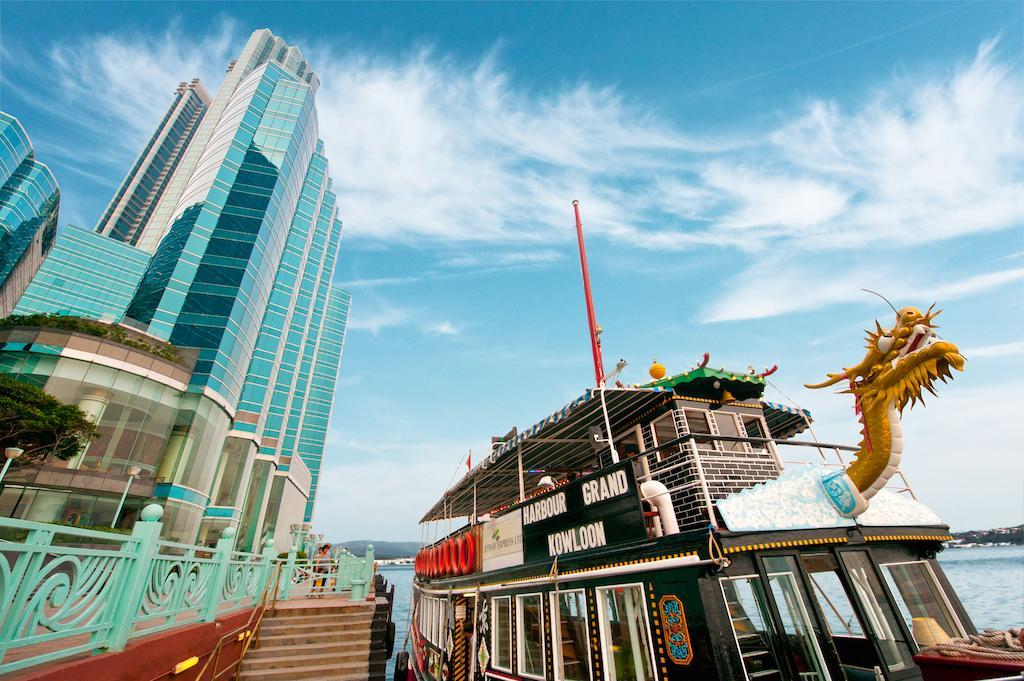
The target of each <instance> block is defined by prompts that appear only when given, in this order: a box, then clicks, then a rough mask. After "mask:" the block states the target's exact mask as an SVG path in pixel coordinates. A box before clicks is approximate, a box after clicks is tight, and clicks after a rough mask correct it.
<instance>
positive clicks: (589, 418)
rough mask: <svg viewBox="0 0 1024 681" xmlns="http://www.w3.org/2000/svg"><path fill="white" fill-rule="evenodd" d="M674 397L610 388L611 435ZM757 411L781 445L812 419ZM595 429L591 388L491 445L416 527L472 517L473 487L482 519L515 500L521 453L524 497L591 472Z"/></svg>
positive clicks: (660, 391) (599, 417)
mask: <svg viewBox="0 0 1024 681" xmlns="http://www.w3.org/2000/svg"><path fill="white" fill-rule="evenodd" d="M674 394H675V393H674V391H673V390H672V388H670V387H644V388H609V389H608V390H607V391H606V392H605V399H606V402H607V405H608V420H609V421H610V422H611V425H612V432H614V433H620V432H621V431H622V429H623V428H624V427H628V426H630V425H632V424H634V423H640V422H642V421H645V420H649V419H651V418H653V417H654V416H655V415H656V414H655V412H656V411H659V410H661V409H664V408H666V406H667V405H668V403H669V402H670V401H671V400H672V398H673V395H674ZM748 404H749V403H748ZM750 406H756V405H750ZM761 406H762V408H763V410H764V417H765V421H766V422H767V424H768V428H769V431H770V433H771V436H772V437H773V438H775V439H779V440H781V439H786V438H789V437H792V436H793V435H796V434H797V433H800V432H801V431H803V430H805V429H806V428H807V423H808V421H809V420H810V417H811V414H810V412H808V411H807V410H803V411H802V412H800V411H797V410H796V409H795V408H793V407H787V406H786V405H781V404H775V403H773V402H761ZM648 412H650V413H649V414H648ZM805 416H806V419H805ZM593 426H597V427H599V428H600V429H601V432H602V435H604V431H605V425H604V415H603V413H602V410H601V392H600V391H599V390H594V389H590V390H587V391H586V392H585V393H584V394H583V395H580V396H579V397H577V398H576V399H574V400H573V401H571V402H569V403H568V404H567V405H565V406H564V407H562V408H561V409H559V410H558V411H556V412H555V413H553V414H551V415H550V416H548V417H547V418H546V419H544V420H543V421H540V422H539V423H536V424H534V425H533V426H531V427H530V428H528V429H526V430H525V431H523V432H521V433H519V434H518V435H516V436H515V437H513V438H511V439H509V440H508V441H506V442H504V443H502V444H500V445H495V449H494V452H493V453H492V454H491V455H490V456H488V457H486V458H485V459H484V460H482V461H481V462H480V463H479V464H477V465H476V467H475V468H473V470H471V471H469V473H467V474H466V475H465V476H463V478H462V479H461V480H459V481H458V482H457V483H455V485H454V486H453V487H451V488H450V489H449V490H448V491H447V492H445V494H444V496H443V497H442V498H441V499H440V500H438V502H437V503H435V504H434V506H433V507H432V508H431V509H430V510H429V511H427V513H426V514H425V515H424V516H423V518H422V519H421V520H420V522H428V521H434V520H443V519H445V518H458V517H465V516H469V515H472V514H473V512H474V504H473V495H474V488H475V494H476V512H477V513H478V514H481V515H482V514H484V513H486V512H488V511H490V510H492V509H495V508H498V507H499V506H502V505H506V504H509V503H511V502H513V501H515V500H517V499H518V498H519V452H520V449H521V450H522V457H523V464H522V465H523V487H524V489H525V492H526V494H530V492H532V491H534V490H535V489H536V485H537V483H538V481H539V480H540V479H541V478H542V477H544V476H545V475H549V474H554V473H567V472H576V471H582V470H584V469H592V468H595V467H596V466H597V452H596V451H595V449H594V447H593V445H592V444H591V442H590V438H589V432H588V431H589V429H590V428H591V427H593Z"/></svg>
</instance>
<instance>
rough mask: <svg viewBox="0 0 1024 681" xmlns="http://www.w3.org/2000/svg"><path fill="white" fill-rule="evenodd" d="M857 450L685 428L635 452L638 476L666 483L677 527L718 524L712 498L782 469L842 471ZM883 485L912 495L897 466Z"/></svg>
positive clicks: (769, 477) (768, 477) (767, 478)
mask: <svg viewBox="0 0 1024 681" xmlns="http://www.w3.org/2000/svg"><path fill="white" fill-rule="evenodd" d="M779 446H783V447H786V448H787V451H786V454H787V458H786V459H783V458H782V457H781V456H780V455H779V452H778V449H777V447H779ZM856 451H857V448H856V447H850V446H846V445H836V444H825V443H818V442H802V441H794V440H775V439H771V438H758V437H740V436H727V435H713V434H700V433H688V434H685V435H682V436H681V437H679V438H676V439H674V440H672V441H670V442H666V443H665V444H663V445H660V446H657V447H652V448H649V449H647V450H645V451H643V452H641V453H640V454H639V455H637V456H636V460H637V461H639V465H640V469H641V470H640V472H639V473H638V476H637V480H638V482H641V483H642V482H644V481H646V480H656V481H658V482H661V483H662V484H664V485H665V487H666V488H667V489H668V491H669V494H670V495H671V498H672V504H673V508H674V509H675V515H676V520H677V521H678V523H679V527H680V529H682V530H693V529H701V528H706V527H708V526H709V525H711V526H713V527H718V526H719V525H720V519H719V517H718V516H717V515H716V513H715V502H716V501H718V500H720V499H724V498H725V497H727V496H729V495H730V494H734V493H736V492H739V491H741V490H743V489H747V488H749V487H753V486H754V485H757V484H760V483H764V482H768V481H770V480H774V479H776V478H778V477H779V476H780V475H781V474H782V473H783V471H784V470H786V469H787V468H793V467H806V466H818V467H822V468H825V469H826V470H841V469H843V468H845V467H846V466H847V465H848V463H849V460H850V458H851V457H850V456H849V455H850V454H851V453H853V452H856ZM886 489H889V490H891V491H893V492H896V493H900V494H909V495H910V496H911V497H913V498H915V499H916V496H914V491H913V489H912V488H911V486H910V483H909V482H908V481H907V479H906V477H905V476H904V474H903V472H902V471H897V473H896V474H895V475H894V476H893V477H892V478H891V479H890V481H889V483H888V484H887V485H886Z"/></svg>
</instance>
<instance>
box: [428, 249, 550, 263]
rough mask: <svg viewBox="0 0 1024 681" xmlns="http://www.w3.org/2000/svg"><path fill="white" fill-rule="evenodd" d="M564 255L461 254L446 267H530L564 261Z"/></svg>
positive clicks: (544, 251)
mask: <svg viewBox="0 0 1024 681" xmlns="http://www.w3.org/2000/svg"><path fill="white" fill-rule="evenodd" d="M562 257H563V255H562V253H561V252H559V251H555V250H552V249H549V248H548V249H539V250H528V251H506V252H496V253H488V254H484V255H481V254H460V255H456V256H452V257H450V258H448V259H446V260H445V261H444V262H442V263H441V264H442V265H444V266H446V267H529V266H533V265H547V264H550V263H554V262H558V261H560V260H562Z"/></svg>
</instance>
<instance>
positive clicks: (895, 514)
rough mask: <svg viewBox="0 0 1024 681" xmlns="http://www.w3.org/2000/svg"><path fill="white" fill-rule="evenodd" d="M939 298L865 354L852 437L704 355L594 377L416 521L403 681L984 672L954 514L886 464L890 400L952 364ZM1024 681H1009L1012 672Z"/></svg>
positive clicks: (497, 448) (927, 387)
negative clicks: (845, 438) (677, 366)
mask: <svg viewBox="0 0 1024 681" xmlns="http://www.w3.org/2000/svg"><path fill="white" fill-rule="evenodd" d="M935 314H936V313H934V312H933V311H932V310H930V309H929V310H928V311H925V312H922V311H920V310H918V309H916V308H904V309H902V310H899V311H898V312H897V315H896V319H895V322H894V324H893V325H892V326H891V327H887V328H886V327H882V326H881V325H877V326H876V330H875V331H874V332H871V333H869V334H868V349H867V353H866V355H865V357H864V359H863V361H861V362H860V363H858V364H856V365H854V366H852V367H850V368H848V369H845V370H844V371H842V372H840V373H837V374H832V375H829V378H828V380H827V381H825V382H824V383H822V384H819V385H816V386H808V387H812V388H814V387H826V386H830V385H841V386H844V387H846V388H847V392H851V393H852V394H853V395H854V400H855V403H856V407H857V413H858V414H859V418H860V420H861V424H862V426H863V440H862V441H861V442H860V444H859V445H857V446H844V445H838V444H823V443H820V442H817V441H815V440H814V439H806V438H801V437H798V436H800V435H801V434H802V433H805V432H807V431H809V429H810V427H811V422H812V419H811V415H810V413H809V412H807V411H806V410H802V409H799V408H796V407H792V406H786V405H782V404H776V403H772V402H769V401H766V400H765V399H764V390H765V386H766V384H767V380H768V379H767V375H768V374H770V373H771V371H774V368H773V369H772V370H770V371H765V372H761V373H755V372H753V371H752V370H751V371H729V370H727V369H724V368H720V369H715V368H711V367H710V366H709V357H708V356H707V355H705V356H704V359H703V361H702V362H700V363H699V364H698V365H697V366H695V367H693V368H691V369H690V370H688V371H685V372H682V373H679V374H676V375H673V376H666V375H665V374H666V372H665V369H664V367H662V366H661V365H659V364H657V363H655V364H654V365H652V367H651V376H652V380H651V382H649V383H646V384H643V385H634V386H628V387H627V386H622V385H621V384H618V385H616V386H615V387H606V386H605V385H604V383H600V384H599V386H598V387H597V388H595V389H591V390H587V391H586V392H585V393H584V394H583V395H582V396H580V397H579V398H578V399H575V400H573V401H572V402H570V403H569V404H567V405H565V406H564V407H563V408H561V409H559V410H558V411H556V412H554V413H553V414H551V415H550V416H549V417H548V418H546V419H544V420H543V421H541V422H539V423H537V424H536V425H534V426H532V427H530V428H528V429H526V430H524V431H522V432H520V431H518V430H516V429H513V430H512V431H511V432H510V433H508V435H506V436H504V437H502V438H495V442H494V445H493V448H492V453H491V454H490V455H489V456H488V457H487V458H486V459H485V460H484V461H482V462H480V463H478V464H477V465H476V467H475V468H473V469H472V470H470V471H469V472H467V474H466V475H465V476H464V477H463V479H462V480H460V481H459V482H458V483H456V484H455V485H454V486H453V487H451V488H450V489H449V490H447V491H446V492H445V493H444V494H443V496H442V498H440V499H439V500H438V501H437V502H436V504H434V506H433V507H431V508H430V509H429V510H428V511H427V513H426V514H425V515H424V516H423V518H422V522H423V523H433V524H434V526H437V524H438V523H440V524H442V525H444V524H446V523H447V524H448V525H449V526H454V525H461V527H459V528H458V529H455V530H453V531H450V532H447V533H446V534H445V536H444V537H443V538H441V539H440V540H438V541H436V542H433V543H431V544H430V545H428V546H425V547H424V548H423V549H422V550H421V551H420V552H419V554H418V555H417V557H416V560H415V578H414V584H413V616H412V617H413V620H412V626H411V639H412V651H411V656H409V657H402V658H400V659H399V666H398V670H397V671H396V678H401V679H405V678H406V675H408V678H409V679H410V681H412V680H413V679H415V681H683V680H685V679H721V680H723V681H733V680H744V681H755V680H757V681H782V680H792V681H830V680H838V679H850V680H860V679H865V680H877V679H892V680H903V679H921V678H924V679H982V678H996V677H1001V678H1009V677H1010V676H1011V675H1013V674H1019V673H1020V671H1021V669H1022V668H1024V662H1019V661H1013V660H999V659H995V660H978V659H971V658H959V659H951V658H946V657H943V656H941V655H939V654H938V653H937V652H936V649H935V648H933V646H935V645H936V644H943V643H944V642H947V641H950V640H953V641H956V640H958V639H961V638H963V637H968V636H970V635H974V634H977V633H978V632H977V630H976V629H975V626H974V624H973V623H972V621H971V618H970V617H969V616H968V614H967V612H966V611H965V609H964V607H963V605H962V603H961V601H960V599H959V598H958V597H957V594H956V593H955V592H954V590H953V587H952V586H951V585H950V582H949V580H948V579H947V578H946V576H945V574H944V573H943V570H942V567H941V565H940V564H939V563H938V562H937V561H936V554H937V553H938V552H939V551H941V550H942V548H943V542H945V541H947V540H949V539H950V538H951V537H950V535H949V528H948V526H947V525H946V524H944V523H943V522H942V520H940V519H939V518H938V517H937V516H936V514H935V513H934V512H932V511H931V510H930V509H929V508H928V507H927V506H925V505H924V504H923V503H921V502H920V501H919V500H918V499H917V498H916V497H915V495H914V492H913V490H912V489H911V487H910V485H909V484H908V483H907V481H906V478H905V477H904V476H903V475H902V473H901V472H900V469H899V461H900V457H901V455H902V453H903V441H902V435H901V428H900V418H901V415H902V413H903V411H904V409H905V407H907V406H908V405H911V404H913V403H916V402H920V401H921V396H922V393H923V392H926V391H927V392H933V389H934V384H935V382H936V381H938V380H942V381H945V380H947V379H948V378H950V377H951V375H952V372H953V371H956V370H961V369H962V368H963V366H964V359H963V357H962V356H961V355H960V353H959V351H958V350H957V348H956V346H955V345H953V344H952V343H950V342H948V341H944V340H942V339H940V338H939V337H938V336H937V335H936V333H935V326H934V322H933V320H934V317H935ZM1013 678H1019V677H1013Z"/></svg>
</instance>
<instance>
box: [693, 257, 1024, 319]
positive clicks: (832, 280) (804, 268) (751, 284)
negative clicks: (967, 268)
mask: <svg viewBox="0 0 1024 681" xmlns="http://www.w3.org/2000/svg"><path fill="white" fill-rule="evenodd" d="M903 269H905V270H906V271H901V268H900V267H898V266H896V265H893V264H889V265H886V263H885V261H882V260H880V261H879V262H878V263H875V264H871V263H860V262H858V263H849V262H848V261H847V262H845V263H843V264H837V263H836V261H834V260H831V259H827V258H816V259H814V260H808V261H803V262H800V261H793V260H792V259H791V257H790V256H774V257H766V258H765V259H763V260H762V261H760V262H759V263H757V264H755V265H753V266H751V267H749V268H748V269H747V270H746V271H745V272H743V273H742V274H741V275H740V276H739V277H737V279H739V280H740V283H737V284H733V285H732V286H731V288H730V289H729V290H727V291H726V292H725V293H723V294H722V295H720V296H719V297H718V298H716V299H715V300H713V301H712V302H711V303H709V304H708V305H706V306H705V307H704V311H703V321H705V322H724V321H739V320H744V319H761V318H765V317H775V316H778V315H782V314H788V313H791V312H805V311H808V310H814V309H817V308H820V307H824V306H825V305H829V304H833V303H844V302H845V303H849V302H857V301H863V300H865V296H866V295H867V294H865V293H864V291H863V290H862V289H863V288H865V287H866V288H871V287H872V286H873V285H875V284H874V282H884V283H885V285H886V288H885V290H884V291H883V293H884V294H885V295H886V296H887V297H889V298H890V299H891V300H896V301H902V300H906V301H911V304H916V305H919V306H920V305H924V304H926V303H927V304H930V303H931V302H932V301H936V300H938V301H942V300H953V299H956V298H963V297H967V296H971V295H974V294H978V293H983V292H985V291H990V290H993V289H997V288H1000V287H1002V286H1006V285H1008V284H1012V283H1015V282H1018V281H1021V280H1024V267H1019V268H1013V269H1007V270H1001V271H998V272H988V273H985V274H978V275H974V276H969V277H965V278H963V279H959V280H955V281H949V282H945V283H937V282H935V281H934V280H935V278H936V277H935V274H934V272H931V271H922V270H921V268H917V269H913V268H909V267H904V268H903Z"/></svg>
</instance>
